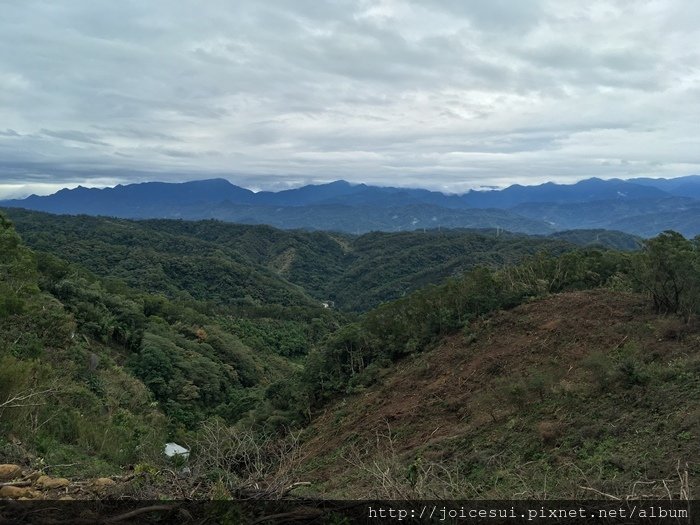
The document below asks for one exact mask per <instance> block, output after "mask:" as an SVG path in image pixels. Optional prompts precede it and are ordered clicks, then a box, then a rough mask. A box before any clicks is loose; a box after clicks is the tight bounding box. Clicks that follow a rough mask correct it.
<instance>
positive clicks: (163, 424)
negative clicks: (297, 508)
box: [0, 212, 700, 498]
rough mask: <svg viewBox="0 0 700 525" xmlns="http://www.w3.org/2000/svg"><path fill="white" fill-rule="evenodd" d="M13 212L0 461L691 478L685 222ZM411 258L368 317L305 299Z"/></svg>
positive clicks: (449, 487) (70, 467)
mask: <svg viewBox="0 0 700 525" xmlns="http://www.w3.org/2000/svg"><path fill="white" fill-rule="evenodd" d="M13 218H14V219H15V220H16V221H17V224H18V228H19V230H20V231H21V232H22V233H23V235H24V236H25V237H26V239H28V240H29V242H30V243H31V246H32V248H33V249H29V248H27V247H25V245H24V244H23V241H22V239H20V237H19V235H17V233H16V232H15V230H14V227H13V226H12V224H11V223H10V222H9V221H8V220H6V219H4V218H3V219H2V223H1V230H0V243H1V245H0V248H2V249H1V250H0V358H1V359H2V365H3V366H2V367H0V416H2V417H1V419H0V430H1V432H0V436H1V437H0V462H3V461H4V462H17V463H21V464H23V465H26V466H28V468H31V469H35V470H37V469H38V470H41V471H42V472H45V473H49V474H51V475H60V474H62V475H67V476H69V477H74V478H79V477H80V476H85V475H95V476H97V475H110V474H114V473H117V472H118V471H119V470H120V469H123V468H131V467H134V465H135V466H136V467H134V468H135V470H136V473H137V474H136V475H137V477H136V478H135V479H137V480H140V481H138V483H136V482H135V483H130V484H129V485H128V486H119V488H118V490H120V491H122V492H121V495H132V496H134V495H135V496H136V497H142V498H143V497H148V498H158V497H163V496H165V497H167V496H168V495H171V496H172V490H174V489H173V486H175V485H173V483H175V481H174V480H176V486H177V487H179V488H178V489H177V490H180V491H183V490H184V491H186V493H187V494H189V495H191V496H190V497H205V498H208V497H229V496H233V495H241V494H246V495H248V496H250V495H251V494H253V495H255V496H256V497H267V496H270V495H276V496H279V495H280V494H286V493H287V491H288V490H290V489H289V487H295V490H297V491H299V492H300V493H301V491H304V490H306V491H307V493H308V494H311V495H314V496H315V497H319V496H320V497H323V496H334V497H341V498H344V497H358V496H368V495H377V494H379V495H381V496H383V497H387V498H396V497H409V496H410V497H435V496H439V497H533V496H535V497H539V496H541V494H540V493H539V492H538V490H539V487H540V484H541V483H543V482H544V481H543V480H544V479H545V478H546V479H548V480H550V481H549V483H550V485H548V487H549V492H548V494H550V495H556V496H558V497H563V498H567V497H583V496H585V495H587V492H586V490H584V489H581V486H582V484H583V483H584V482H586V483H588V485H590V488H591V489H593V490H603V491H605V492H606V493H609V494H615V495H617V496H619V497H623V496H625V495H629V494H630V490H633V489H631V488H630V487H631V485H633V483H634V482H635V481H636V480H640V479H641V480H645V482H646V481H650V482H651V481H654V482H655V483H656V485H654V489H653V490H654V491H656V492H654V493H655V494H660V492H659V491H660V490H662V487H663V486H664V485H663V483H661V484H659V483H657V482H658V480H660V479H668V477H669V476H671V475H673V474H674V470H673V469H674V468H676V469H677V475H678V476H680V478H678V479H680V481H679V482H677V483H676V482H675V481H674V483H675V484H669V483H667V484H666V486H667V487H670V488H668V490H672V491H673V495H675V496H677V497H679V496H682V494H683V493H684V492H683V491H684V490H685V491H686V492H685V493H687V489H688V486H690V485H692V484H693V483H696V482H697V477H698V474H699V466H698V465H697V463H696V460H697V457H696V455H694V453H693V443H694V442H695V441H696V439H697V436H698V435H700V428H699V427H698V421H697V418H696V417H695V414H694V407H695V405H696V404H697V402H698V401H700V368H698V365H697V361H698V352H699V351H700V346H698V345H699V344H700V332H699V331H698V314H700V248H699V246H700V244H699V243H698V240H687V239H685V238H683V237H682V236H680V235H678V234H676V233H673V232H667V233H665V234H663V235H661V236H659V237H657V238H654V239H651V240H648V241H645V242H644V243H643V246H642V248H641V249H640V250H639V251H634V252H623V251H617V250H609V249H606V248H605V247H604V246H601V243H606V242H614V243H621V246H626V244H625V243H626V242H627V238H626V237H620V236H619V235H618V234H609V235H608V234H606V233H605V232H599V231H598V232H580V233H576V232H572V233H569V234H567V235H566V237H569V238H571V239H572V240H576V241H577V242H580V243H581V244H583V245H586V247H584V248H576V246H574V245H573V244H571V243H569V242H567V241H564V240H556V239H554V240H553V239H547V238H532V237H527V236H518V235H511V234H506V233H502V232H488V231H487V232H481V233H476V232H470V231H466V232H464V231H451V232H425V233H423V232H420V233H413V234H409V233H402V234H371V235H365V236H360V237H353V236H344V235H338V234H326V233H308V232H281V231H279V230H274V229H271V228H267V227H254V228H251V227H245V226H235V225H225V224H221V223H216V222H212V221H207V222H199V223H190V222H182V221H145V222H131V221H122V220H112V219H90V218H86V217H77V218H76V217H54V216H50V215H42V214H34V213H27V212H13ZM91 247H94V250H92V251H91V249H90V248H91ZM217 249H218V251H217ZM144 253H147V254H148V257H145V256H143V254H144ZM149 257H150V259H149ZM316 257H318V258H316ZM441 257H442V258H441ZM66 259H68V260H66ZM173 260H182V261H187V264H188V265H190V267H191V271H190V272H180V271H168V263H169V261H173ZM454 261H457V262H454ZM295 264H300V265H302V266H301V267H300V268H301V269H300V270H299V271H298V272H299V273H297V274H294V273H293V268H294V265H295ZM460 264H461V265H463V266H459V265H460ZM139 265H141V266H140V267H141V268H142V269H143V268H144V265H145V269H146V270H147V273H138V272H133V273H132V272H130V270H129V269H130V268H135V267H136V266H139ZM229 265H231V266H229ZM353 265H356V266H353ZM353 267H355V268H358V270H357V272H356V273H355V274H353V273H351V271H350V270H351V269H352V268H353ZM227 268H234V270H231V272H232V273H231V274H229V273H228V270H226V269H227ZM324 268H329V269H330V270H329V273H331V276H332V278H333V279H334V280H335V281H333V280H328V279H323V271H324ZM302 269H303V271H302ZM333 272H335V273H333ZM373 272H374V273H373ZM392 272H395V273H392ZM421 272H425V273H423V274H422V273H421ZM430 272H433V273H432V274H431V273H430ZM291 275H297V276H298V277H297V278H296V279H297V280H298V282H297V283H294V284H292V283H291V281H292V277H290V276H291ZM373 275H374V276H376V279H377V280H376V281H373V280H372V279H373V278H374V277H371V276H373ZM424 275H425V276H430V277H429V278H428V277H426V280H425V281H421V277H422V276H424ZM150 276H153V277H150ZM227 276H230V279H231V280H230V283H228V284H227V282H224V287H225V293H224V292H221V289H220V288H217V282H218V281H217V280H218V279H225V278H226V277H227ZM404 276H409V277H410V279H411V282H410V286H412V287H416V288H419V289H417V290H416V291H413V292H410V291H409V292H408V293H406V294H405V296H403V297H401V298H399V299H397V300H394V301H387V302H384V303H382V304H381V305H379V306H378V307H374V308H370V309H368V310H367V311H365V312H364V313H361V314H352V315H349V314H343V313H342V312H341V311H339V310H338V309H334V308H324V307H323V306H322V305H321V304H320V301H319V299H318V298H312V297H313V295H314V294H318V293H319V291H318V290H321V286H327V283H328V282H341V283H345V284H343V286H344V287H346V288H347V289H348V290H349V291H350V290H351V291H352V294H355V295H356V296H358V297H351V295H348V299H346V300H347V301H348V303H347V304H348V305H349V306H350V307H353V308H358V309H363V308H364V305H365V304H366V303H363V301H367V302H368V303H372V302H376V301H377V298H378V297H380V296H382V294H384V293H385V292H384V291H383V290H382V288H381V284H383V283H391V282H392V279H393V278H396V279H397V280H399V281H400V280H401V279H402V278H404ZM312 277H316V278H317V279H318V280H316V281H314V280H312ZM340 277H343V278H344V279H345V280H344V281H343V279H341V278H340ZM303 279H307V280H308V281H309V282H311V283H312V284H310V285H308V286H309V287H310V289H311V291H310V292H309V294H307V292H306V291H305V290H304V289H303V287H302V286H301V282H303ZM365 279H367V280H365ZM429 282H437V284H428V285H427V286H424V284H426V283H429ZM314 287H316V288H314ZM339 289H340V288H339ZM394 292H395V290H393V291H392V292H391V293H394ZM321 293H323V292H321ZM348 293H349V294H350V292H348ZM210 294H211V295H210ZM363 294H367V297H369V299H362V296H363ZM389 295H390V294H389ZM328 296H330V293H328V295H327V296H326V297H328ZM339 297H342V296H339ZM351 299H353V300H355V301H356V302H355V303H352V302H350V300H351ZM344 300H345V299H344ZM339 302H340V301H339ZM550 321H551V323H550ZM548 323H549V324H548ZM368 406H369V407H370V408H371V410H369V412H368V409H367V407H368ZM620 407H626V408H625V409H624V410H625V413H624V414H623V415H622V416H621V415H620ZM430 414H433V415H434V416H431V415H430ZM686 415H687V417H686ZM620 418H622V419H620ZM363 422H364V423H363ZM615 428H624V429H625V430H624V431H615V430H613V429H615ZM657 437H658V439H657ZM166 440H175V441H178V442H181V443H184V444H186V445H187V446H188V447H190V448H191V449H192V458H191V462H190V464H191V475H190V476H189V477H187V478H183V477H181V476H178V475H174V476H175V478H173V477H172V476H171V474H169V472H170V473H172V472H173V471H172V468H171V467H172V465H168V464H167V463H164V461H165V460H164V459H163V457H162V454H161V451H162V446H163V443H164V442H165V441H166ZM370 444H372V446H370ZM494 447H496V448H497V449H498V450H505V451H506V452H502V453H499V452H498V450H497V449H496V448H494ZM652 447H655V448H654V450H655V452H654V454H653V455H649V454H646V455H645V451H646V450H649V449H650V448H652ZM494 457H496V458H497V459H493V458H494ZM638 457H644V458H645V459H644V460H643V461H639V460H638V459H635V458H638ZM459 458H462V459H459ZM494 461H495V463H494ZM494 465H496V466H497V470H496V471H494V469H493V468H492V467H493V466H494ZM674 465H675V467H674ZM130 466H131V467H130ZM526 466H527V468H525V467H526ZM377 469H379V470H377ZM494 472H498V475H497V477H494ZM382 473H385V474H382ZM439 473H444V476H443V475H442V474H439ZM382 476H384V477H382ZM525 478H527V479H533V480H536V483H535V484H534V485H533V484H524V485H523V483H522V480H523V479H525ZM683 480H685V481H683ZM297 481H309V482H311V486H307V485H299V486H297V485H294V483H295V482H297ZM588 485H587V486H588ZM115 490H117V489H116V488H115ZM378 490H380V491H383V492H377V491H378ZM178 494H179V493H178Z"/></svg>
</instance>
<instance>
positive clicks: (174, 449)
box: [165, 443, 190, 459]
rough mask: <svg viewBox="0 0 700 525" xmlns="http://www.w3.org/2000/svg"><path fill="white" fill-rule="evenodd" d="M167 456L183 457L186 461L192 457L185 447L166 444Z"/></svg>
mask: <svg viewBox="0 0 700 525" xmlns="http://www.w3.org/2000/svg"><path fill="white" fill-rule="evenodd" d="M165 455H166V456H168V457H169V458H172V457H174V456H181V457H183V458H184V459H187V458H189V457H190V451H189V450H187V449H186V448H185V447H182V446H180V445H178V444H177V443H166V444H165Z"/></svg>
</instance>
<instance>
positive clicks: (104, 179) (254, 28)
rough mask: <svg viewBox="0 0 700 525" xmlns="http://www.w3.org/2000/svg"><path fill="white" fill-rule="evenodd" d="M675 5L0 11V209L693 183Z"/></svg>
mask: <svg viewBox="0 0 700 525" xmlns="http://www.w3.org/2000/svg"><path fill="white" fill-rule="evenodd" d="M697 20H700V4H698V3H697V2H693V1H692V0H649V1H647V0H609V1H598V0H591V1H589V2H580V1H578V0H529V1H527V2H523V1H520V0H484V1H482V0H475V1H470V2H464V1H460V0H403V1H398V0H376V1H365V0H352V1H351V0H337V1H333V2H330V1H329V2H321V1H317V0H294V1H292V0H268V1H266V2H258V1H255V0H238V1H236V2H228V1H224V0H211V1H207V2H198V1H195V0H183V1H180V2H169V1H166V0H152V1H149V2H141V1H138V0H122V1H120V2H113V1H106V0H74V1H71V2H53V1H51V0H43V1H42V0H6V1H5V2H3V16H2V17H0V48H1V49H3V53H2V54H1V55H0V196H2V195H3V194H4V195H9V194H22V193H27V192H29V191H37V192H41V193H46V192H49V191H52V190H54V189H56V188H58V187H62V186H65V185H76V184H88V185H108V184H114V183H123V182H129V181H141V180H170V181H178V180H189V179H194V178H205V177H210V176H224V177H227V178H229V179H231V180H232V181H233V182H236V183H239V184H241V185H244V186H248V187H253V188H278V187H284V186H288V185H298V184H302V183H307V182H312V181H324V180H333V179H338V178H345V179H347V180H350V181H363V182H370V183H377V184H392V185H403V186H423V187H430V188H436V189H442V190H446V191H464V190H466V189H468V188H471V187H479V186H484V185H505V184H510V183H514V182H520V183H537V182H542V181H544V180H557V181H573V180H577V179H581V178H585V177H590V176H599V177H623V178H624V177H630V176H637V175H645V176H646V175H648V176H673V175H684V174H689V173H693V172H698V171H700V169H698V166H699V165H700V147H699V146H700V144H699V142H700V139H699V138H698V137H700V119H698V118H697V116H698V114H700V51H698V50H697V46H694V45H693V44H692V42H698V41H700V29H699V26H698V25H697V24H696V23H695V22H696V21H697Z"/></svg>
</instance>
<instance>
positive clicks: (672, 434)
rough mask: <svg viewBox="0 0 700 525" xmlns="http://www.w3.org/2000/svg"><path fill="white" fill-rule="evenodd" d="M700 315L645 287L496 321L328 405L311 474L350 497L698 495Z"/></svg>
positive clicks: (585, 295) (310, 459) (582, 296)
mask: <svg viewBox="0 0 700 525" xmlns="http://www.w3.org/2000/svg"><path fill="white" fill-rule="evenodd" d="M698 401H700V331H698V329H697V326H696V325H695V324H693V323H691V324H690V325H684V324H683V323H682V322H681V321H679V320H676V319H671V318H661V317H658V316H656V315H654V314H653V313H652V312H651V310H650V308H649V306H648V303H647V301H646V300H645V299H644V298H643V297H640V296H635V295H630V294H624V293H619V292H611V291H603V290H596V291H586V292H576V293H566V294H560V295H553V296H550V297H547V298H545V299H542V300H538V301H536V302H532V303H529V304H526V305H523V306H520V307H518V308H515V309H513V310H511V311H507V312H500V313H498V314H496V315H494V316H492V317H491V318H489V319H487V320H485V321H481V322H479V323H477V324H475V325H474V326H472V327H471V329H470V330H469V331H468V332H466V333H463V334H459V335H455V336H453V337H451V338H449V339H447V340H445V341H443V342H442V343H441V344H440V345H439V346H437V347H436V348H434V349H433V350H431V351H429V352H426V353H423V354H420V355H414V356H412V357H411V358H408V359H406V360H404V361H403V362H401V363H399V364H398V365H397V366H396V367H394V368H393V369H392V370H390V371H389V372H388V373H387V374H386V375H385V377H384V378H383V379H382V380H381V381H380V383H379V384H377V385H375V386H373V387H371V388H369V389H367V390H365V391H362V392H357V393H354V394H352V395H348V396H347V397H346V399H343V400H341V401H339V402H338V403H337V404H335V406H333V407H332V408H330V409H329V410H328V411H327V412H326V413H325V414H324V415H322V416H321V417H319V418H318V419H317V420H316V421H315V423H314V424H313V426H312V428H311V429H310V431H309V432H308V434H307V435H308V436H310V437H309V439H308V440H307V441H306V444H305V452H306V458H307V472H306V476H307V477H308V479H310V480H313V481H314V482H315V487H316V489H317V490H318V491H320V492H324V493H330V494H337V495H343V496H345V497H348V496H350V497H352V496H365V497H414V496H422V497H432V496H467V497H514V496H515V497H550V496H551V497H554V496H559V497H591V496H598V497H600V496H601V494H607V495H610V496H618V497H621V496H629V495H641V494H642V493H649V494H654V495H660V496H667V493H669V492H670V493H673V495H675V496H676V497H679V496H683V494H684V491H685V492H687V491H688V490H689V486H690V485H692V481H694V480H697V478H698V474H699V472H700V470H699V468H700V461H699V460H700V407H699V405H698Z"/></svg>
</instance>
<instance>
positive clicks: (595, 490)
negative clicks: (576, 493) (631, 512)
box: [580, 487, 622, 501]
mask: <svg viewBox="0 0 700 525" xmlns="http://www.w3.org/2000/svg"><path fill="white" fill-rule="evenodd" d="M580 488H582V489H583V490H590V491H593V492H595V493H596V494H600V495H601V496H605V497H606V498H610V499H614V500H617V501H621V500H622V498H618V497H617V496H613V495H612V494H606V493H605V492H601V491H599V490H597V489H594V488H591V487H580Z"/></svg>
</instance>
